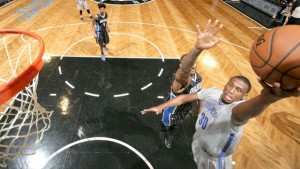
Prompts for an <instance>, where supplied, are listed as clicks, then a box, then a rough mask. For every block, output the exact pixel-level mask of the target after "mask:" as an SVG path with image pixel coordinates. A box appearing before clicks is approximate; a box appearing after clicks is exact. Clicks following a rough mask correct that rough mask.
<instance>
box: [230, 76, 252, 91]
mask: <svg viewBox="0 0 300 169" xmlns="http://www.w3.org/2000/svg"><path fill="white" fill-rule="evenodd" d="M234 78H236V79H238V80H241V81H242V82H244V83H245V84H246V85H247V86H248V89H247V92H246V93H249V92H250V90H251V83H250V81H249V79H248V78H246V77H245V76H233V77H232V78H230V80H231V79H234Z"/></svg>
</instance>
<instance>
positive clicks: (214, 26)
mask: <svg viewBox="0 0 300 169" xmlns="http://www.w3.org/2000/svg"><path fill="white" fill-rule="evenodd" d="M218 23H219V20H218V19H217V20H215V22H214V23H213V24H212V26H211V29H215V28H216V26H217V25H218Z"/></svg>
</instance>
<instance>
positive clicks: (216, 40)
mask: <svg viewBox="0 0 300 169" xmlns="http://www.w3.org/2000/svg"><path fill="white" fill-rule="evenodd" d="M222 40H223V38H214V39H213V43H214V45H213V46H215V45H217V44H218V43H219V42H221V41H222Z"/></svg>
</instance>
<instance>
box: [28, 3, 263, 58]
mask: <svg viewBox="0 0 300 169" xmlns="http://www.w3.org/2000/svg"><path fill="white" fill-rule="evenodd" d="M223 3H225V2H223ZM225 4H226V3H225ZM226 5H227V6H229V7H230V8H233V7H232V6H230V5H228V4H226ZM233 9H234V10H235V11H237V12H239V13H241V12H240V11H238V10H237V9H235V8H233ZM241 14H242V15H244V16H245V17H247V18H249V17H248V16H246V15H245V14H243V13H241ZM249 19H250V20H252V21H253V22H255V23H257V22H256V21H254V20H253V19H251V18H249ZM109 23H115V24H141V25H149V26H155V27H162V28H168V29H175V30H180V31H183V32H189V33H193V34H196V32H194V31H190V30H186V29H181V28H176V27H172V26H165V25H159V24H150V23H142V22H120V21H109ZM82 24H89V25H90V23H74V24H66V25H58V26H49V27H45V28H41V29H36V30H32V31H31V32H38V31H44V30H47V29H53V28H60V27H67V26H77V25H82ZM257 24H258V25H260V24H259V23H257ZM264 28H265V27H264ZM265 29H266V28H265ZM223 42H225V43H228V41H224V40H223ZM229 44H233V43H229ZM234 46H236V47H239V48H242V49H246V48H245V47H242V46H239V45H237V44H235V45H234ZM58 55H60V54H58Z"/></svg>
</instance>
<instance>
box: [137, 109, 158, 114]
mask: <svg viewBox="0 0 300 169" xmlns="http://www.w3.org/2000/svg"><path fill="white" fill-rule="evenodd" d="M149 112H155V113H156V112H157V111H155V110H153V109H144V110H142V111H141V113H142V114H146V113H149Z"/></svg>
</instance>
